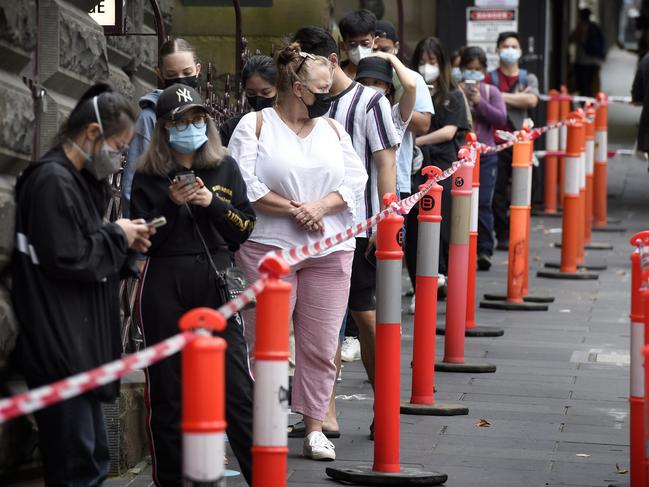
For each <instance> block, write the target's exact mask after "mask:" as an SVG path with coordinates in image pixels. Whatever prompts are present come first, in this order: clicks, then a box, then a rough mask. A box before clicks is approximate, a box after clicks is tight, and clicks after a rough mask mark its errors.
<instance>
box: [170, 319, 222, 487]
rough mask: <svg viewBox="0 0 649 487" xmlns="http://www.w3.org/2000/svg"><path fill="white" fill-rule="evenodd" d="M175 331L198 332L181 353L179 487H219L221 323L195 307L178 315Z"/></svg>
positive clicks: (220, 320)
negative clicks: (181, 466)
mask: <svg viewBox="0 0 649 487" xmlns="http://www.w3.org/2000/svg"><path fill="white" fill-rule="evenodd" d="M179 326H180V329H181V330H183V331H187V330H196V332H197V333H200V334H201V336H199V337H197V338H196V339H194V340H192V341H191V342H190V343H188V344H187V345H186V346H185V348H184V349H183V351H182V435H183V439H182V443H183V485H184V486H188V487H191V486H197V487H198V486H202V485H213V486H215V487H222V486H225V480H224V474H225V466H224V465H223V458H224V456H225V426H226V422H225V349H226V348H227V344H226V342H225V340H223V339H222V338H217V337H213V336H211V335H210V334H209V331H208V330H212V331H222V330H224V329H225V327H226V321H225V318H223V316H222V315H221V314H220V313H218V312H217V311H216V310H213V309H209V308H196V309H193V310H191V311H189V312H187V313H185V314H184V315H183V316H182V318H181V319H180V323H179Z"/></svg>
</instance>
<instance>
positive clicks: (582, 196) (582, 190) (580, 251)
mask: <svg viewBox="0 0 649 487" xmlns="http://www.w3.org/2000/svg"><path fill="white" fill-rule="evenodd" d="M576 113H577V114H578V116H579V118H580V120H581V121H582V124H581V125H582V126H581V129H580V130H581V131H582V132H583V134H580V136H579V140H580V141H581V148H580V151H579V153H580V157H579V212H578V214H577V215H578V220H577V228H578V231H577V235H576V236H577V265H578V266H583V264H584V232H585V230H584V228H585V226H586V120H585V117H584V111H583V110H582V109H581V108H580V109H578V110H577V111H576Z"/></svg>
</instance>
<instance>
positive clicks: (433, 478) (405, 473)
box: [325, 465, 448, 487]
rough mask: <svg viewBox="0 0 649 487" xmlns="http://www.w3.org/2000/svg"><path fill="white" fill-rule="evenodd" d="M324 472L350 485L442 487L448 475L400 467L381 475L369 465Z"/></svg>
mask: <svg viewBox="0 0 649 487" xmlns="http://www.w3.org/2000/svg"><path fill="white" fill-rule="evenodd" d="M325 472H326V473H327V475H328V476H329V477H331V478H332V479H334V480H337V481H338V482H345V483H346V484H351V485H396V486H404V487H406V486H409V485H442V484H443V483H444V482H446V481H447V480H448V475H446V474H445V473H439V472H430V471H426V470H422V469H418V468H413V467H403V466H402V467H401V471H400V472H396V473H383V472H375V471H374V470H372V466H371V465H359V466H357V467H348V468H334V467H328V468H327V469H326V470H325Z"/></svg>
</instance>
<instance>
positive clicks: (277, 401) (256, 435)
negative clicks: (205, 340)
mask: <svg viewBox="0 0 649 487" xmlns="http://www.w3.org/2000/svg"><path fill="white" fill-rule="evenodd" d="M259 271H260V272H261V273H264V274H268V276H269V279H268V282H267V283H266V286H265V287H264V289H263V291H262V292H261V293H259V296H257V308H256V311H257V340H256V342H255V392H254V418H253V430H252V431H253V435H252V436H253V447H252V479H253V487H283V486H285V485H286V472H287V456H288V443H287V441H288V440H287V436H286V430H287V427H288V357H289V352H288V336H289V309H290V300H291V285H290V284H289V283H287V282H284V281H282V280H280V277H281V276H285V275H286V274H288V272H289V266H288V264H287V263H286V262H285V261H284V260H283V259H281V258H279V257H276V256H269V257H265V258H264V259H263V260H262V261H261V263H260V265H259Z"/></svg>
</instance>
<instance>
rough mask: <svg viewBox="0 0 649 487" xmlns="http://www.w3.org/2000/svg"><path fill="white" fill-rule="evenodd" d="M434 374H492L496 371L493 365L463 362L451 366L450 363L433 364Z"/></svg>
mask: <svg viewBox="0 0 649 487" xmlns="http://www.w3.org/2000/svg"><path fill="white" fill-rule="evenodd" d="M435 371H436V372H460V373H464V374H492V373H494V372H495V371H496V366H495V365H493V364H481V363H476V362H473V363H471V362H464V363H463V364H453V363H450V362H435Z"/></svg>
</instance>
